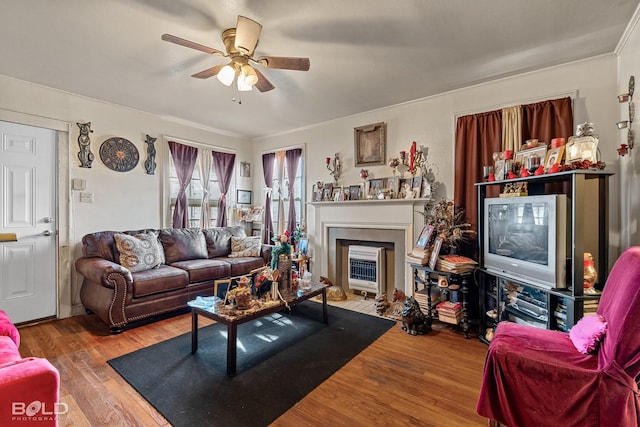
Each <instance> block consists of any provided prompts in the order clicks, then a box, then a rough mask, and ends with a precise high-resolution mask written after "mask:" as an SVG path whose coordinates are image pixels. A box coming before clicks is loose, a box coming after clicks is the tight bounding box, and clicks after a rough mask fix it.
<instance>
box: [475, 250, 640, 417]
mask: <svg viewBox="0 0 640 427" xmlns="http://www.w3.org/2000/svg"><path fill="white" fill-rule="evenodd" d="M598 314H599V315H601V316H602V317H604V319H605V320H606V322H607V332H606V335H605V336H604V338H603V339H602V341H601V342H600V347H599V349H598V350H597V351H596V352H595V353H593V354H582V353H580V352H578V351H577V350H576V347H575V346H574V345H573V343H572V341H571V340H570V339H569V334H567V333H563V332H557V331H548V330H540V329H536V328H533V327H530V326H523V325H518V324H514V323H509V322H501V323H500V324H499V325H498V327H497V328H496V333H495V336H494V338H493V340H492V342H491V344H490V345H489V352H488V354H487V360H486V362H485V368H484V375H483V379H482V388H481V390H480V396H479V399H478V405H477V412H478V414H480V415H481V416H483V417H486V418H488V419H489V420H492V421H493V422H497V423H500V424H505V425H508V426H513V427H515V426H518V427H526V426H543V425H547V426H550V425H554V426H563V427H564V426H580V427H585V426H603V427H607V426H611V427H620V426H625V427H634V426H638V425H639V424H640V422H639V420H640V394H639V392H638V380H639V375H640V330H639V328H638V327H639V326H640V247H633V248H630V249H627V250H626V251H625V252H624V253H623V254H622V255H621V256H620V258H619V259H618V260H617V261H616V264H615V265H614V267H613V269H612V271H611V274H610V275H609V278H608V279H607V283H606V285H605V287H604V291H603V293H602V296H601V299H600V304H599V306H598Z"/></svg>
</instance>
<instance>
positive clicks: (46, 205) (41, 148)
mask: <svg viewBox="0 0 640 427" xmlns="http://www.w3.org/2000/svg"><path fill="white" fill-rule="evenodd" d="M0 144H1V147H0V172H1V174H0V191H1V192H2V193H1V194H0V197H1V199H0V203H1V205H0V233H13V234H15V235H16V237H17V241H14V242H8V241H0V309H2V310H4V311H6V312H7V314H8V315H9V317H10V318H11V320H12V321H13V322H14V323H20V322H27V321H30V320H35V319H41V318H45V317H51V316H55V315H56V313H57V290H56V259H57V255H56V248H57V244H56V241H57V238H56V235H57V233H56V229H57V227H56V203H55V194H56V184H55V183H56V179H55V177H56V170H55V165H56V161H55V153H56V152H57V150H56V144H57V141H56V132H55V131H54V130H51V129H44V128H38V127H32V126H25V125H20V124H15V123H9V122H1V121H0Z"/></svg>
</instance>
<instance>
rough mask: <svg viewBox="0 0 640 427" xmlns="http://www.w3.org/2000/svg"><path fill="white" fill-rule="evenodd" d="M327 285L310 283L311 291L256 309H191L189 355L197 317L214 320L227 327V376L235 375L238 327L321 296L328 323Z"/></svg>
mask: <svg viewBox="0 0 640 427" xmlns="http://www.w3.org/2000/svg"><path fill="white" fill-rule="evenodd" d="M328 287H329V285H327V284H325V283H312V284H311V289H309V290H305V291H303V292H302V295H300V296H298V295H297V294H291V295H284V296H283V297H284V301H271V302H270V303H266V304H264V305H262V306H260V307H258V308H251V309H248V310H237V309H234V310H228V309H223V310H220V312H215V311H214V310H215V309H213V308H212V309H203V308H198V307H191V320H192V321H191V354H195V352H196V351H198V315H201V316H204V317H207V318H209V319H212V320H215V321H216V322H219V323H222V324H224V325H227V375H228V376H233V375H234V374H235V373H236V350H237V338H238V325H241V324H243V323H246V322H250V321H252V320H254V319H258V318H260V317H263V316H267V315H269V314H272V313H277V312H279V311H282V310H285V309H287V308H290V307H293V306H294V305H296V304H299V303H301V302H303V301H306V300H308V299H309V298H313V297H315V296H317V295H322V320H323V321H324V323H327V324H328V323H329V315H328V312H327V288H328Z"/></svg>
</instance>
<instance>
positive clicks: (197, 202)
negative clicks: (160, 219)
mask: <svg viewBox="0 0 640 427" xmlns="http://www.w3.org/2000/svg"><path fill="white" fill-rule="evenodd" d="M178 188H179V184H178V176H177V175H176V169H175V167H174V165H173V159H172V158H171V156H169V197H170V212H169V222H171V218H173V210H174V208H175V204H176V197H177V196H178ZM186 194H187V203H188V204H189V225H190V226H191V227H194V228H197V227H200V211H201V209H200V206H201V205H202V195H203V191H202V182H200V172H199V171H198V167H197V166H196V167H195V168H194V169H193V174H192V175H191V183H190V184H189V185H188V186H187V189H186ZM219 199H220V187H219V186H218V178H217V177H216V173H215V171H214V170H213V168H211V174H210V175H209V206H211V218H210V220H209V226H210V227H215V225H216V218H217V216H218V200H219Z"/></svg>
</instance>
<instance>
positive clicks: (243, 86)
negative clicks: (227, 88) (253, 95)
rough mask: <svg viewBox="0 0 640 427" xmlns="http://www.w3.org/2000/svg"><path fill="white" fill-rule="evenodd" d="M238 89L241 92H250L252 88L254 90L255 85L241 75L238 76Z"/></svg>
mask: <svg viewBox="0 0 640 427" xmlns="http://www.w3.org/2000/svg"><path fill="white" fill-rule="evenodd" d="M238 90H239V91H240V92H249V91H250V90H253V86H252V85H250V84H248V83H247V82H246V80H245V79H243V78H242V76H241V75H240V76H238Z"/></svg>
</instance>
